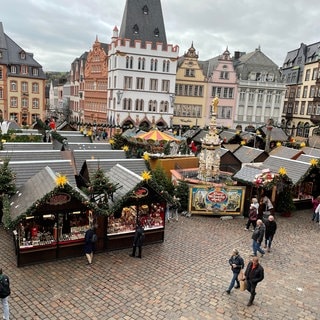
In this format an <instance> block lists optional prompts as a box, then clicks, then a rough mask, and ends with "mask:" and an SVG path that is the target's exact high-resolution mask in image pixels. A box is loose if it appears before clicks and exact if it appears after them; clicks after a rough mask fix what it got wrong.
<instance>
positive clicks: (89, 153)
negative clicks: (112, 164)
mask: <svg viewBox="0 0 320 320" xmlns="http://www.w3.org/2000/svg"><path fill="white" fill-rule="evenodd" d="M73 157H74V163H75V166H76V171H77V172H79V171H80V170H81V168H82V166H83V164H84V163H85V161H86V160H90V159H91V160H93V159H96V160H99V161H101V160H118V159H126V154H125V151H123V150H73Z"/></svg>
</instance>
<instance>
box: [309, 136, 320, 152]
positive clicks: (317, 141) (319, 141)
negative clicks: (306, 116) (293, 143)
mask: <svg viewBox="0 0 320 320" xmlns="http://www.w3.org/2000/svg"><path fill="white" fill-rule="evenodd" d="M308 144H309V146H311V147H312V148H318V149H320V136H317V135H314V136H311V137H309V139H308Z"/></svg>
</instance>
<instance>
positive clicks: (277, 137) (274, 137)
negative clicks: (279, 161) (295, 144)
mask: <svg viewBox="0 0 320 320" xmlns="http://www.w3.org/2000/svg"><path fill="white" fill-rule="evenodd" d="M258 130H259V131H262V132H263V134H264V135H265V136H266V135H267V131H268V129H267V128H266V127H261V128H259V129H258ZM270 141H279V142H284V141H288V135H287V134H286V133H285V132H284V131H283V129H282V128H279V127H272V130H271V138H270Z"/></svg>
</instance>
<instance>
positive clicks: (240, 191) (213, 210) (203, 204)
mask: <svg viewBox="0 0 320 320" xmlns="http://www.w3.org/2000/svg"><path fill="white" fill-rule="evenodd" d="M245 190H246V188H245V187H244V186H204V185H194V186H191V187H190V192H189V211H190V212H191V213H192V214H204V215H242V214H243V207H244V199H245Z"/></svg>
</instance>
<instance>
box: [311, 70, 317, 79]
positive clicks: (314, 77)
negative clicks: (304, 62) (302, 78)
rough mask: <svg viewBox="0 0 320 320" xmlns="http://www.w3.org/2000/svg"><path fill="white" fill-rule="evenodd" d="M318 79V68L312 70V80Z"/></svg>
mask: <svg viewBox="0 0 320 320" xmlns="http://www.w3.org/2000/svg"><path fill="white" fill-rule="evenodd" d="M317 78H318V68H314V69H313V70H312V80H317Z"/></svg>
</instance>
